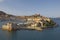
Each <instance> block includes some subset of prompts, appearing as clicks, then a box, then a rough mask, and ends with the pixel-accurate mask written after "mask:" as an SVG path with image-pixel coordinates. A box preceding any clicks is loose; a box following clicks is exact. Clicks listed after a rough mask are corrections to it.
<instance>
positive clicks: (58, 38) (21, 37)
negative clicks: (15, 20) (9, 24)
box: [0, 19, 60, 40]
mask: <svg viewBox="0 0 60 40" xmlns="http://www.w3.org/2000/svg"><path fill="white" fill-rule="evenodd" d="M54 21H55V22H56V23H57V24H60V19H54ZM4 23H6V22H0V27H1V26H2V25H3V24H4ZM0 40H60V26H57V27H56V28H50V29H45V30H44V31H32V30H29V31H28V30H20V31H13V32H8V31H2V30H1V29H0Z"/></svg>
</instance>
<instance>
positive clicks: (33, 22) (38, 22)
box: [2, 14, 51, 30]
mask: <svg viewBox="0 0 60 40" xmlns="http://www.w3.org/2000/svg"><path fill="white" fill-rule="evenodd" d="M24 19H25V22H24V23H19V24H16V23H11V22H9V23H7V24H6V25H3V26H2V29H6V30H17V29H19V28H20V27H21V28H27V29H28V28H29V29H36V30H41V27H45V26H44V24H48V22H50V21H51V20H50V19H49V18H47V17H43V16H41V15H40V14H35V15H32V16H25V17H24Z"/></svg>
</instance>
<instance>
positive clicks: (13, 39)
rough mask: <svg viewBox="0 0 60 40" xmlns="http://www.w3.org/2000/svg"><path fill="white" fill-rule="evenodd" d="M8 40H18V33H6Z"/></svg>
mask: <svg viewBox="0 0 60 40" xmlns="http://www.w3.org/2000/svg"><path fill="white" fill-rule="evenodd" d="M6 39H7V40H17V31H12V32H6Z"/></svg>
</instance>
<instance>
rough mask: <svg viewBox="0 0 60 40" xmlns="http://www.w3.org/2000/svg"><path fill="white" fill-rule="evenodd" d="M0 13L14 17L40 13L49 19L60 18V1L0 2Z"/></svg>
mask: <svg viewBox="0 0 60 40" xmlns="http://www.w3.org/2000/svg"><path fill="white" fill-rule="evenodd" d="M0 11H4V12H6V13H8V14H13V15H32V14H36V13H40V14H41V15H43V16H47V17H60V0H0Z"/></svg>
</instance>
